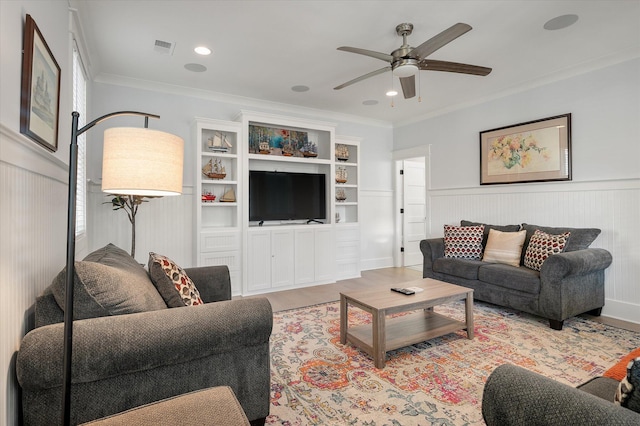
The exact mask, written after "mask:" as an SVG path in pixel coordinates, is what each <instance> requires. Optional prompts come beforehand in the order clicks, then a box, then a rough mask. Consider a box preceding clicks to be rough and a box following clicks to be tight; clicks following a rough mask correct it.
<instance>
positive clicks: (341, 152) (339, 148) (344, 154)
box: [336, 144, 349, 161]
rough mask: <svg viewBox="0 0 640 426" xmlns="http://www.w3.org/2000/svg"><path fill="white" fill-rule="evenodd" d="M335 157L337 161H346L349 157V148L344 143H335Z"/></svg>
mask: <svg viewBox="0 0 640 426" xmlns="http://www.w3.org/2000/svg"><path fill="white" fill-rule="evenodd" d="M336 158H337V159H338V161H347V160H348V159H349V148H348V147H347V146H346V145H343V144H338V145H336Z"/></svg>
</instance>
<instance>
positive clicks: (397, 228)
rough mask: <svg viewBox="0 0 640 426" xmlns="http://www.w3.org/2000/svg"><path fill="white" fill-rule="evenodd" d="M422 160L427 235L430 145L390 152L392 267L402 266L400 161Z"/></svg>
mask: <svg viewBox="0 0 640 426" xmlns="http://www.w3.org/2000/svg"><path fill="white" fill-rule="evenodd" d="M421 157H422V158H424V179H425V183H424V185H425V188H426V191H427V193H426V194H425V204H426V205H425V209H426V214H427V220H426V223H425V225H426V229H427V235H429V234H431V214H430V212H429V207H430V203H429V190H430V189H431V167H430V165H431V145H430V144H429V145H423V146H417V147H414V148H408V149H399V150H397V151H392V152H391V159H392V161H393V168H394V170H393V181H394V188H395V189H394V211H393V216H394V238H393V265H394V266H395V267H400V266H402V254H401V253H400V248H401V247H402V216H401V215H400V209H401V208H402V197H403V188H402V180H401V179H400V169H401V168H402V161H403V160H408V159H411V158H421Z"/></svg>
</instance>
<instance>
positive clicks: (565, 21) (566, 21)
mask: <svg viewBox="0 0 640 426" xmlns="http://www.w3.org/2000/svg"><path fill="white" fill-rule="evenodd" d="M576 22H578V15H561V16H556V17H555V18H553V19H550V20H548V21H547V22H545V24H544V29H545V30H549V31H554V30H561V29H563V28H567V27H570V26H571V25H573V24H575V23H576Z"/></svg>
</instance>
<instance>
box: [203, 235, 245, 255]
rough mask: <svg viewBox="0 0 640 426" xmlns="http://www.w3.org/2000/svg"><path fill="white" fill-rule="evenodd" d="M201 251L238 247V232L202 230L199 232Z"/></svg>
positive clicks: (225, 249) (234, 248) (235, 248)
mask: <svg viewBox="0 0 640 426" xmlns="http://www.w3.org/2000/svg"><path fill="white" fill-rule="evenodd" d="M200 248H201V251H202V252H209V251H229V250H239V249H240V233H239V232H203V233H202V234H200Z"/></svg>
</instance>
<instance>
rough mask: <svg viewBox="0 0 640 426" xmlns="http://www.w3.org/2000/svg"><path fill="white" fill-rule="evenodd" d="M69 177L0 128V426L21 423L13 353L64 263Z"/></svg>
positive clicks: (44, 155) (59, 166)
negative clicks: (35, 307)
mask: <svg viewBox="0 0 640 426" xmlns="http://www.w3.org/2000/svg"><path fill="white" fill-rule="evenodd" d="M38 150H40V151H42V152H38ZM66 173H67V171H66V166H65V165H64V164H62V163H61V162H60V161H59V160H57V159H55V157H53V156H52V155H50V154H49V153H47V152H44V150H43V149H42V148H39V146H37V145H36V144H35V142H32V141H31V140H28V139H26V138H25V137H24V136H22V135H20V134H18V133H15V132H14V131H12V130H10V129H8V128H6V127H4V126H2V125H0V203H1V205H2V207H1V208H0V272H1V273H0V324H1V325H2V326H1V327H0V366H1V368H2V373H1V374H0V376H1V377H2V378H1V379H0V413H2V415H1V417H0V424H7V425H17V424H18V407H19V401H18V399H19V391H18V385H17V382H16V379H15V353H16V351H17V350H18V349H19V347H20V341H21V340H22V337H23V336H24V334H25V333H26V332H27V331H28V330H30V329H31V328H33V318H32V313H33V311H32V310H33V304H34V302H35V299H36V297H37V296H38V295H39V294H40V293H41V292H42V291H43V290H44V288H45V287H47V286H48V285H49V284H51V280H52V279H53V277H55V276H56V274H57V273H58V272H60V270H61V269H62V268H63V267H64V264H65V257H66V256H65V247H66V229H67V228H66V223H67V219H66V200H67V185H66V179H65V177H66ZM5 422H6V423H5Z"/></svg>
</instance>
